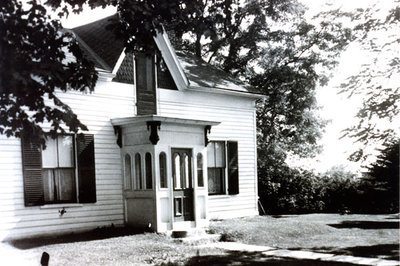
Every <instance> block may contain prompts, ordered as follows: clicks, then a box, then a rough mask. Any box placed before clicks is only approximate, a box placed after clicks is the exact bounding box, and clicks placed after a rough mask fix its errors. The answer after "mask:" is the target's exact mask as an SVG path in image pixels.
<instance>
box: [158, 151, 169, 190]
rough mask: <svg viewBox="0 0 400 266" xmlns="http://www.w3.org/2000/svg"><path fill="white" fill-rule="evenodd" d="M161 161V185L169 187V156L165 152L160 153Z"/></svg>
mask: <svg viewBox="0 0 400 266" xmlns="http://www.w3.org/2000/svg"><path fill="white" fill-rule="evenodd" d="M159 163H160V187H161V188H167V187H168V183H167V182H168V181H167V156H166V155H165V153H164V152H161V153H160V156H159Z"/></svg>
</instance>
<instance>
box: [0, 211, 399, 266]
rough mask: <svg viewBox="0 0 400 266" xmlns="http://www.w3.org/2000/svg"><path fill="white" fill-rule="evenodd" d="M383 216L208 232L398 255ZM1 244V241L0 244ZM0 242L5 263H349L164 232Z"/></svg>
mask: <svg viewBox="0 0 400 266" xmlns="http://www.w3.org/2000/svg"><path fill="white" fill-rule="evenodd" d="M388 218H393V217H389V216H387V215H343V216H341V215H337V214H309V215H298V216H296V215H287V216H275V217H272V216H262V217H253V218H242V219H232V220H224V221H212V222H211V225H210V231H212V232H217V233H221V234H222V235H223V238H224V240H228V241H238V242H242V243H249V244H256V245H266V246H274V247H277V248H288V249H305V250H313V251H318V252H333V253H337V254H348V255H354V256H361V257H368V256H370V257H380V258H386V259H398V250H399V246H398V245H399V244H398V243H399V235H398V233H399V229H398V219H388ZM0 244H1V243H0ZM11 244H12V245H8V244H4V243H3V244H1V245H0V257H2V264H4V265H38V262H39V261H40V258H41V255H42V253H43V252H47V253H48V254H50V263H49V265H85V266H92V265H144V264H152V265H202V264H207V265H231V264H241V265H257V264H258V265H312V266H314V265H329V266H330V265H341V266H343V265H349V264H345V263H336V262H321V261H309V260H298V259H283V258H276V257H265V256H261V255H260V254H258V253H245V252H225V251H223V250H218V249H211V248H199V247H196V246H190V245H187V244H182V243H175V242H173V241H172V240H171V239H170V238H168V237H166V236H165V235H161V234H155V233H143V232H138V231H135V230H129V229H120V228H102V229H97V230H95V231H92V232H90V233H86V234H75V235H66V236H63V237H57V238H42V239H34V240H25V241H17V242H13V243H11Z"/></svg>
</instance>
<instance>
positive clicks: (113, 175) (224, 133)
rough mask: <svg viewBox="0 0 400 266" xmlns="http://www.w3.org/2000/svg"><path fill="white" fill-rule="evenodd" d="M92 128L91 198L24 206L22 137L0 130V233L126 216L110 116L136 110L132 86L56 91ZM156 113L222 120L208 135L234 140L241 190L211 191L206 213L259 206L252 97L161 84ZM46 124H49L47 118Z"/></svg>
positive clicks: (31, 232)
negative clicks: (90, 200)
mask: <svg viewBox="0 0 400 266" xmlns="http://www.w3.org/2000/svg"><path fill="white" fill-rule="evenodd" d="M58 96H59V98H60V99H61V100H62V101H63V102H64V103H66V104H68V105H69V106H70V107H71V108H72V109H73V110H74V112H75V113H76V114H77V115H78V118H79V119H80V121H81V122H82V123H84V124H85V125H86V126H87V127H88V129H89V132H88V133H89V134H93V135H94V142H95V173H96V195H97V202H96V203H89V204H75V205H66V206H67V207H66V210H67V212H66V213H65V214H64V215H62V216H60V214H59V210H60V209H62V207H63V205H47V206H35V207H25V206H24V187H23V173H22V157H21V142H20V139H16V138H7V137H5V136H4V135H0V201H1V205H0V239H5V238H9V239H11V238H21V237H30V236H35V235H45V234H54V233H64V232H71V231H80V230H85V229H91V228H95V227H98V226H109V225H111V224H115V225H121V224H123V223H124V207H123V195H122V190H123V179H122V165H121V157H120V148H119V147H118V146H117V144H116V137H115V135H114V128H113V127H112V125H111V122H110V119H111V118H117V117H118V118H120V117H129V116H133V115H134V111H135V107H134V103H135V98H134V87H133V86H132V85H129V84H122V83H115V82H106V81H99V82H98V84H97V86H96V89H95V92H94V93H90V94H82V93H80V92H68V93H62V92H59V93H58ZM157 107H158V110H159V113H158V114H159V115H162V116H169V117H178V118H187V119H199V120H212V121H219V122H221V124H220V125H218V126H215V127H213V128H212V130H211V134H210V139H211V140H234V141H238V149H239V176H240V178H239V192H240V193H239V194H238V195H232V196H228V195H226V196H211V197H209V201H208V202H209V204H208V211H209V216H208V217H209V218H230V217H238V216H247V215H254V214H256V213H257V178H256V165H255V162H256V146H255V145H256V140H255V109H254V100H252V99H250V98H245V97H239V96H228V95H221V94H215V95H212V96H210V93H205V92H195V91H185V92H181V91H173V90H164V89H160V90H159V100H158V103H157ZM43 126H44V127H46V126H48V125H46V124H44V125H43Z"/></svg>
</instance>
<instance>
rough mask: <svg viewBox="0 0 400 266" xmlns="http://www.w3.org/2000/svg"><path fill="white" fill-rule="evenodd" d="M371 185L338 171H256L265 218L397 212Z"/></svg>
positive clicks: (378, 190)
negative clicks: (316, 213) (281, 215)
mask: <svg viewBox="0 0 400 266" xmlns="http://www.w3.org/2000/svg"><path fill="white" fill-rule="evenodd" d="M373 181H374V179H371V178H356V176H355V175H354V174H352V173H350V172H347V171H345V170H344V169H343V168H340V167H334V168H332V169H331V170H329V171H327V172H326V173H324V174H320V175H317V174H315V173H313V172H311V171H305V170H301V169H293V168H290V167H288V166H287V165H283V166H282V167H280V169H279V170H278V171H269V172H266V171H265V172H263V171H262V170H260V171H259V195H260V200H261V203H262V205H263V206H264V209H265V211H266V212H267V213H268V214H299V213H311V212H330V213H343V214H344V213H389V212H398V203H397V201H396V202H395V201H393V200H392V199H391V198H388V196H389V195H388V194H387V191H386V190H384V189H381V188H380V187H379V186H378V185H377V184H376V182H373Z"/></svg>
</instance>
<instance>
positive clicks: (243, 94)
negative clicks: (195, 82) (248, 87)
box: [188, 86, 266, 99]
mask: <svg viewBox="0 0 400 266" xmlns="http://www.w3.org/2000/svg"><path fill="white" fill-rule="evenodd" d="M188 90H191V91H198V92H210V93H216V94H224V95H234V96H241V97H247V98H252V99H265V98H266V95H263V94H258V93H251V92H248V91H237V90H230V89H221V88H210V87H199V86H189V87H188Z"/></svg>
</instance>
